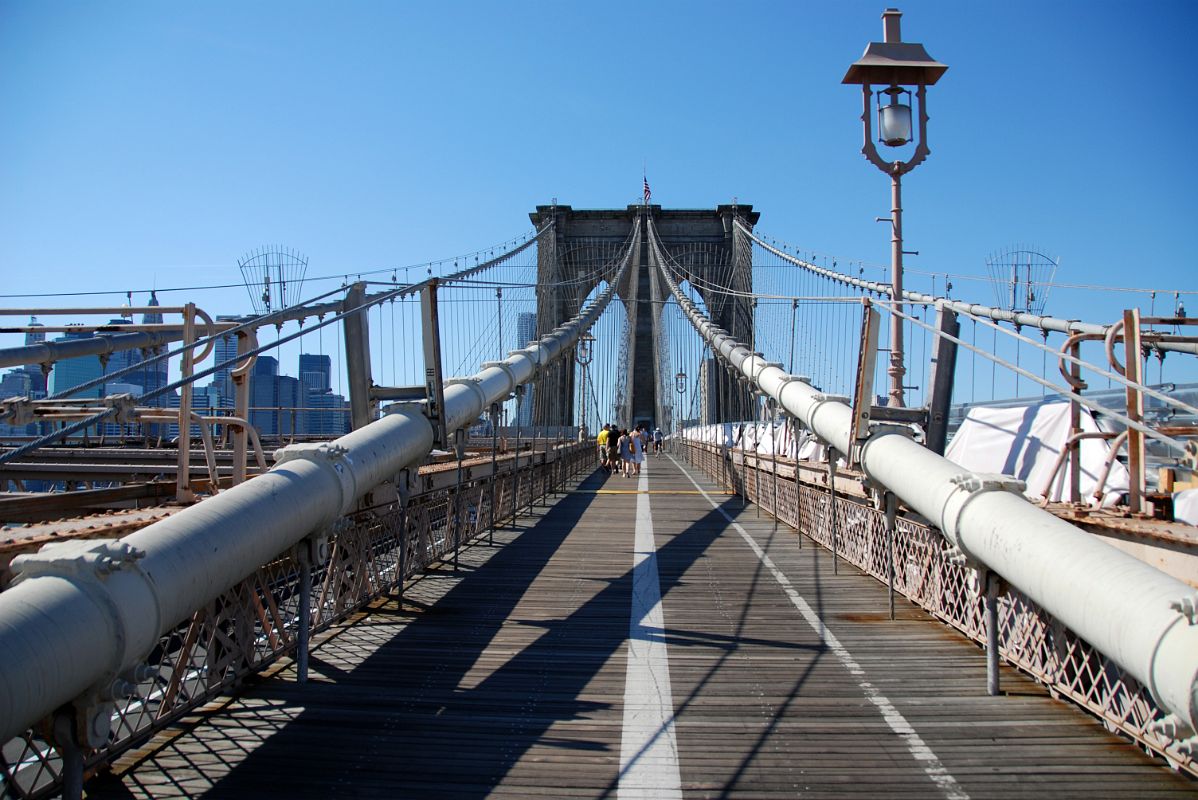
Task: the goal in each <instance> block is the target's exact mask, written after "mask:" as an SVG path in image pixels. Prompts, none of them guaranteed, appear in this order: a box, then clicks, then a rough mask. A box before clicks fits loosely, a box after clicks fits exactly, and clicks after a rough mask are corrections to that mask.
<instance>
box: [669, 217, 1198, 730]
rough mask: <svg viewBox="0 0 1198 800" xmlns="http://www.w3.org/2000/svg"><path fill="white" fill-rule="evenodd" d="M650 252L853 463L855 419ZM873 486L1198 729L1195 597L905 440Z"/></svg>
mask: <svg viewBox="0 0 1198 800" xmlns="http://www.w3.org/2000/svg"><path fill="white" fill-rule="evenodd" d="M649 241H650V245H651V250H652V251H653V255H654V257H655V258H656V259H657V263H658V266H659V268H660V270H661V273H662V275H663V276H664V278H665V280H666V283H667V285H669V287H670V291H671V292H673V294H674V297H675V298H676V299H677V300H678V303H679V305H680V306H681V307H682V309H683V311H685V312H686V314H687V316H688V317H689V318H690V321H691V324H692V325H694V327H695V329H696V330H697V331H698V332H699V334H700V335H701V336H702V337H703V338H704V339H705V340H706V341H707V342H708V343H710V345H711V349H712V351H713V352H715V353H718V354H719V355H720V356H721V357H722V358H724V359H725V360H726V361H727V362H728V363H730V364H732V365H733V366H734V367H736V368H737V369H739V370H740V371H741V372H742V373H743V374H744V375H745V376H746V377H747V378H749V379H750V380H754V381H755V382H756V383H757V385H758V386H759V387H760V389H761V390H762V391H763V392H764V393H765V394H767V395H769V396H770V397H773V398H775V399H776V400H777V401H778V402H779V403H780V404H781V406H782V407H783V408H785V409H786V410H787V411H788V412H789V413H790V414H792V415H794V416H795V417H797V418H798V419H800V420H802V421H803V423H804V424H806V425H807V427H808V428H810V429H811V430H812V431H813V432H814V433H815V434H816V435H817V436H818V437H820V438H821V439H823V440H824V441H825V442H827V443H828V444H829V445H830V446H831V447H833V448H834V449H835V450H837V451H838V452H840V453H847V452H849V436H850V430H851V422H852V410H851V409H850V408H849V406H847V405H846V404H845V403H843V402H841V401H839V400H834V399H830V398H826V397H825V396H824V395H823V394H822V393H820V392H819V391H817V390H816V389H814V388H812V387H811V386H810V385H808V384H806V383H803V382H802V381H799V380H796V379H795V378H794V376H792V375H788V374H787V373H785V372H784V371H783V370H781V369H780V368H778V367H776V366H772V365H770V364H769V363H768V362H766V361H765V360H764V359H762V358H760V357H758V356H755V355H753V354H752V353H751V352H750V350H749V349H748V348H747V347H745V346H744V345H742V344H740V343H738V342H736V341H735V340H734V339H732V338H731V337H730V336H728V335H727V334H724V333H723V332H721V331H719V330H718V329H717V328H716V326H715V325H714V324H713V323H712V322H711V321H710V320H708V319H707V318H706V317H705V316H704V315H703V314H702V313H701V312H700V311H699V310H698V309H697V308H696V307H695V305H694V304H693V303H692V302H691V301H690V299H689V298H687V297H686V296H685V295H684V294H683V293H682V291H681V290H680V289H679V287H678V285H677V283H675V282H674V279H673V276H672V275H671V274H670V272H669V270H668V269H665V268H664V265H663V259H662V255H661V252H660V250H659V249H658V244H657V240H656V235H655V232H654V231H652V229H650V240H649ZM860 460H861V464H862V466H863V468H864V469H865V471H866V473H867V474H868V475H869V477H870V478H871V479H873V480H875V481H877V483H879V484H880V485H882V486H884V487H886V489H888V490H889V491H891V492H894V494H895V495H896V496H897V497H899V498H900V499H901V500H902V501H903V502H904V503H906V504H907V505H908V506H909V507H911V508H912V509H914V510H915V511H917V512H918V513H919V514H921V515H923V516H924V517H925V518H926V519H928V520H930V521H931V522H932V523H933V524H934V525H936V526H938V527H939V528H940V530H941V531H942V532H943V533H944V535H945V537H947V538H948V540H949V541H950V542H952V543H953V544H955V545H956V546H957V547H959V548H960V549H961V551H962V552H964V553H965V554H966V555H967V556H969V557H971V558H973V559H974V560H976V561H977V562H979V563H981V564H984V565H985V566H987V567H989V568H990V569H992V570H994V571H995V572H997V573H998V574H999V575H1001V576H1002V577H1003V578H1004V579H1005V580H1007V581H1008V582H1009V583H1010V584H1011V585H1012V586H1014V587H1016V588H1017V589H1019V591H1021V592H1023V593H1024V594H1025V595H1027V596H1028V597H1029V598H1031V600H1032V601H1033V602H1035V603H1037V604H1038V605H1040V606H1041V607H1042V608H1044V609H1045V610H1046V611H1048V613H1050V614H1052V615H1053V616H1054V617H1056V618H1057V619H1058V620H1060V621H1061V622H1062V623H1063V624H1065V625H1066V626H1067V627H1068V628H1070V629H1071V630H1072V631H1074V632H1075V633H1077V634H1078V635H1079V636H1081V637H1082V638H1083V639H1085V640H1086V641H1087V642H1089V643H1090V644H1092V645H1093V646H1094V647H1096V648H1097V649H1098V650H1099V651H1100V652H1102V653H1104V654H1106V655H1107V656H1108V657H1110V658H1111V659H1113V660H1114V661H1115V662H1116V663H1117V664H1119V665H1120V666H1121V667H1123V668H1124V669H1125V670H1127V671H1128V672H1129V673H1130V674H1131V675H1133V676H1134V677H1135V678H1136V679H1137V680H1139V681H1140V682H1141V683H1143V684H1144V685H1145V686H1147V687H1148V689H1149V690H1150V691H1151V692H1152V695H1153V697H1154V698H1156V701H1157V702H1158V703H1159V704H1160V705H1161V707H1162V708H1164V709H1166V710H1168V711H1170V712H1172V713H1175V714H1177V715H1178V716H1179V717H1180V718H1181V719H1182V720H1183V721H1184V722H1185V723H1186V724H1187V725H1189V727H1190V728H1191V729H1193V728H1195V727H1198V624H1193V623H1191V620H1192V619H1196V617H1195V615H1194V614H1193V612H1192V611H1191V612H1187V613H1182V609H1185V608H1187V606H1186V604H1185V603H1186V600H1187V598H1189V599H1190V603H1191V605H1190V606H1189V608H1193V605H1192V604H1193V602H1194V600H1193V597H1194V590H1193V589H1192V588H1190V587H1189V586H1187V585H1186V584H1185V583H1182V582H1181V581H1179V580H1177V579H1175V578H1172V577H1170V576H1169V575H1166V574H1165V573H1163V572H1161V571H1159V570H1157V569H1154V568H1153V567H1150V566H1149V565H1147V564H1145V563H1144V562H1142V561H1140V560H1138V559H1136V558H1133V557H1132V556H1129V555H1127V554H1125V553H1123V552H1121V551H1119V550H1116V549H1115V548H1113V547H1111V546H1110V545H1107V544H1105V543H1103V542H1102V541H1101V540H1099V539H1098V538H1096V537H1094V536H1092V535H1090V534H1088V533H1086V532H1085V531H1082V530H1080V529H1078V528H1076V527H1074V526H1073V525H1070V524H1069V523H1067V522H1064V521H1063V520H1060V519H1058V518H1057V517H1054V516H1053V515H1052V514H1049V513H1048V512H1046V511H1043V510H1041V509H1040V508H1038V507H1037V506H1035V505H1033V504H1032V503H1029V502H1028V501H1027V500H1026V499H1025V498H1024V497H1023V495H1022V493H1020V494H1015V493H1013V492H1011V491H1004V490H1003V488H1004V487H1003V485H1002V483H1003V481H1002V480H1001V479H1000V478H999V477H998V476H985V475H978V474H975V473H972V472H970V471H968V470H966V469H965V468H964V467H961V466H958V465H957V464H955V463H953V462H952V461H949V460H948V459H946V458H944V457H943V456H939V455H937V454H935V453H933V452H931V451H930V450H927V449H926V448H924V447H922V446H921V445H918V444H916V443H915V442H914V441H912V440H911V439H909V438H907V437H906V436H904V435H902V434H900V433H896V432H890V433H882V434H874V435H873V436H871V437H870V438H869V440H868V441H867V443H866V444H865V446H864V447H863V449H862V451H861V453H860Z"/></svg>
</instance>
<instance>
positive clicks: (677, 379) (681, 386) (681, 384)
mask: <svg viewBox="0 0 1198 800" xmlns="http://www.w3.org/2000/svg"><path fill="white" fill-rule="evenodd" d="M674 391H676V392H678V432H679V433H681V432H682V406H683V404H682V395H684V394H686V373H685V372H679V373H678V374H677V375H675V376H674Z"/></svg>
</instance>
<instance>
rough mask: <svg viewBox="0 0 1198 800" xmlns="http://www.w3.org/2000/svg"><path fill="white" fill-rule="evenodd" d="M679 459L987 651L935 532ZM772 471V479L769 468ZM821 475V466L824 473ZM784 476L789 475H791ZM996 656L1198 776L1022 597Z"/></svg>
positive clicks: (693, 451)
mask: <svg viewBox="0 0 1198 800" xmlns="http://www.w3.org/2000/svg"><path fill="white" fill-rule="evenodd" d="M675 441H676V442H678V443H679V444H681V445H682V452H683V455H684V456H685V457H686V458H687V460H688V461H689V462H690V463H691V464H692V465H694V466H696V467H698V468H699V469H701V470H703V471H704V472H705V473H707V475H709V476H710V477H711V478H712V479H713V480H715V481H717V482H718V483H720V484H721V485H722V486H724V487H725V488H727V489H729V490H731V491H733V492H735V493H737V494H740V495H741V496H742V497H744V498H746V499H747V500H748V501H751V502H753V503H755V504H757V506H758V507H759V508H760V509H761V511H762V512H763V513H766V514H771V513H772V512H773V511H774V510H775V509H776V510H777V518H778V520H779V521H781V522H784V523H785V524H787V525H789V526H790V527H791V528H793V529H795V531H797V532H798V533H799V534H800V535H804V536H807V537H809V538H810V539H812V540H813V541H815V542H816V543H818V544H820V545H822V546H823V547H825V548H827V549H829V550H831V551H832V552H833V553H835V555H836V557H837V558H843V559H844V560H845V561H848V562H849V563H851V564H853V565H854V566H856V567H857V568H859V569H860V570H862V571H863V572H865V573H867V574H869V575H871V576H873V577H874V578H877V579H878V580H879V581H881V582H882V583H884V584H888V585H892V586H893V590H894V592H895V593H896V594H900V595H902V596H904V597H906V598H907V599H908V600H910V601H911V602H912V603H913V604H915V605H917V606H919V607H920V608H922V609H923V610H924V611H927V612H928V613H930V614H931V615H932V616H934V617H936V618H937V619H940V620H942V621H944V622H946V623H948V624H949V625H951V626H952V627H954V628H956V629H957V630H958V631H960V632H961V633H962V634H964V635H965V636H967V637H969V638H970V639H973V640H974V641H975V642H979V643H982V644H985V642H986V624H985V611H984V603H985V599H986V588H985V586H984V585H983V583H982V576H981V574H980V573H979V571H978V570H977V569H974V568H972V567H970V566H968V565H967V564H965V563H961V560H960V559H959V557H957V556H958V555H959V554H957V553H955V552H954V548H953V547H952V545H951V544H950V542H949V541H948V540H947V539H946V538H945V537H944V535H943V534H942V533H941V532H940V531H939V530H937V529H936V528H934V527H932V526H930V525H926V524H923V523H920V522H916V521H914V520H911V519H905V518H903V517H902V516H901V515H899V516H898V517H897V518H896V520H895V526H894V531H893V534H892V536H888V532H887V525H886V514H885V513H884V511H882V510H878V509H875V508H874V507H873V506H872V505H869V504H867V503H865V502H863V501H862V500H861V499H860V498H856V497H853V496H847V495H841V494H835V495H833V493H832V492H830V491H829V490H828V488H827V487H826V486H820V485H818V484H812V483H808V482H805V481H802V480H799V481H796V480H795V478H794V473H795V470H794V466H795V462H794V461H792V460H789V459H785V460H784V459H782V458H778V459H777V460H776V461H775V460H774V458H773V457H759V456H755V455H753V454H745V453H742V452H739V451H736V450H728V449H725V448H722V447H719V446H717V445H712V444H706V443H699V442H693V441H685V442H683V441H680V440H675ZM775 464H777V465H778V467H779V468H778V470H777V472H776V473H775V472H774V465H775ZM820 466H821V467H822V468H826V466H827V465H826V464H824V465H820ZM787 473H789V474H787ZM997 599H998V609H999V611H998V645H999V646H998V651H999V654H1000V656H1001V657H1002V658H1003V659H1004V660H1005V661H1006V662H1007V663H1008V664H1010V665H1012V666H1014V667H1016V668H1018V669H1019V670H1021V671H1023V672H1025V673H1027V674H1028V675H1030V676H1032V677H1033V678H1034V679H1035V680H1036V681H1037V682H1039V683H1041V684H1042V685H1044V686H1045V687H1046V688H1047V689H1048V691H1049V692H1050V693H1051V694H1052V696H1053V697H1057V698H1066V699H1068V700H1071V701H1073V702H1074V703H1076V704H1077V705H1079V706H1081V707H1082V708H1084V709H1085V710H1087V711H1089V712H1090V713H1092V714H1094V715H1096V716H1097V717H1098V718H1099V719H1101V720H1102V723H1103V725H1104V726H1105V727H1106V728H1107V729H1108V730H1110V731H1115V732H1119V733H1122V734H1124V735H1126V736H1130V737H1131V738H1132V739H1134V740H1135V741H1136V742H1138V743H1139V744H1140V745H1141V746H1143V747H1144V748H1146V749H1147V750H1149V751H1150V752H1153V753H1155V754H1157V755H1159V756H1161V757H1163V758H1164V759H1165V760H1166V761H1167V762H1168V763H1169V765H1170V766H1172V767H1173V768H1175V769H1179V770H1182V771H1185V772H1187V773H1189V774H1191V775H1198V761H1195V759H1194V758H1193V757H1192V756H1190V755H1189V754H1187V753H1185V752H1182V751H1181V750H1179V749H1178V748H1177V747H1176V744H1177V742H1176V741H1175V740H1174V739H1173V738H1171V737H1166V736H1162V735H1160V734H1159V733H1158V732H1156V731H1155V730H1153V729H1152V723H1153V721H1154V720H1156V719H1159V718H1161V717H1162V716H1164V713H1165V712H1164V711H1163V710H1162V709H1161V708H1160V706H1158V705H1157V703H1156V702H1155V701H1154V700H1153V698H1152V695H1151V694H1150V692H1149V691H1148V689H1147V688H1146V687H1145V686H1144V685H1143V684H1142V683H1140V682H1139V681H1137V680H1136V679H1135V678H1134V677H1132V676H1131V675H1129V674H1127V673H1126V672H1125V671H1124V670H1123V669H1121V668H1120V667H1119V665H1118V664H1116V663H1115V662H1114V661H1112V660H1111V659H1109V658H1108V657H1106V656H1104V655H1103V654H1102V653H1100V652H1098V651H1097V650H1096V649H1094V647H1092V646H1091V645H1090V644H1089V643H1087V642H1086V641H1084V640H1083V639H1081V638H1080V637H1079V636H1077V634H1075V633H1073V632H1072V631H1071V630H1069V629H1068V628H1066V627H1065V626H1064V625H1062V624H1061V623H1060V622H1059V621H1058V620H1057V619H1055V618H1054V617H1052V616H1051V615H1050V614H1048V613H1047V612H1046V611H1045V610H1044V609H1043V608H1040V607H1039V606H1037V605H1036V604H1035V603H1033V602H1032V601H1030V600H1029V599H1028V598H1027V597H1025V596H1024V595H1023V594H1021V593H1020V592H1018V591H1017V590H1015V589H1014V588H1012V587H1010V586H1009V585H1006V584H1002V585H1001V586H1000V588H999V590H998V598H997Z"/></svg>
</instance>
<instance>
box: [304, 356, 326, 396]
mask: <svg viewBox="0 0 1198 800" xmlns="http://www.w3.org/2000/svg"><path fill="white" fill-rule="evenodd" d="M332 373H333V360H332V359H331V358H329V357H328V356H323V355H316V354H314V353H300V357H299V379H300V381H301V382H302V383H303V384H304V386H306V387H307V388H308V389H309V390H311V391H313V392H327V391H330V390H331V389H332V388H333V384H332Z"/></svg>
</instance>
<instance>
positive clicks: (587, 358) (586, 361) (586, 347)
mask: <svg viewBox="0 0 1198 800" xmlns="http://www.w3.org/2000/svg"><path fill="white" fill-rule="evenodd" d="M594 343H595V337H594V336H592V335H591V334H590V333H584V334H583V335H582V336H580V337H578V348H577V349H576V350H575V351H574V358H575V360H577V361H578V366H579V367H581V372H582V375H581V376H580V380H579V387H578V405H579V412H580V415H579V420H578V432H579V435H585V434H586V429H587V367H588V366H590V363H591V361H592V359H593V358H594V352H593V349H592V347H591V346H592V345H593V344H594ZM597 422H598V420H596V423H597Z"/></svg>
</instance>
